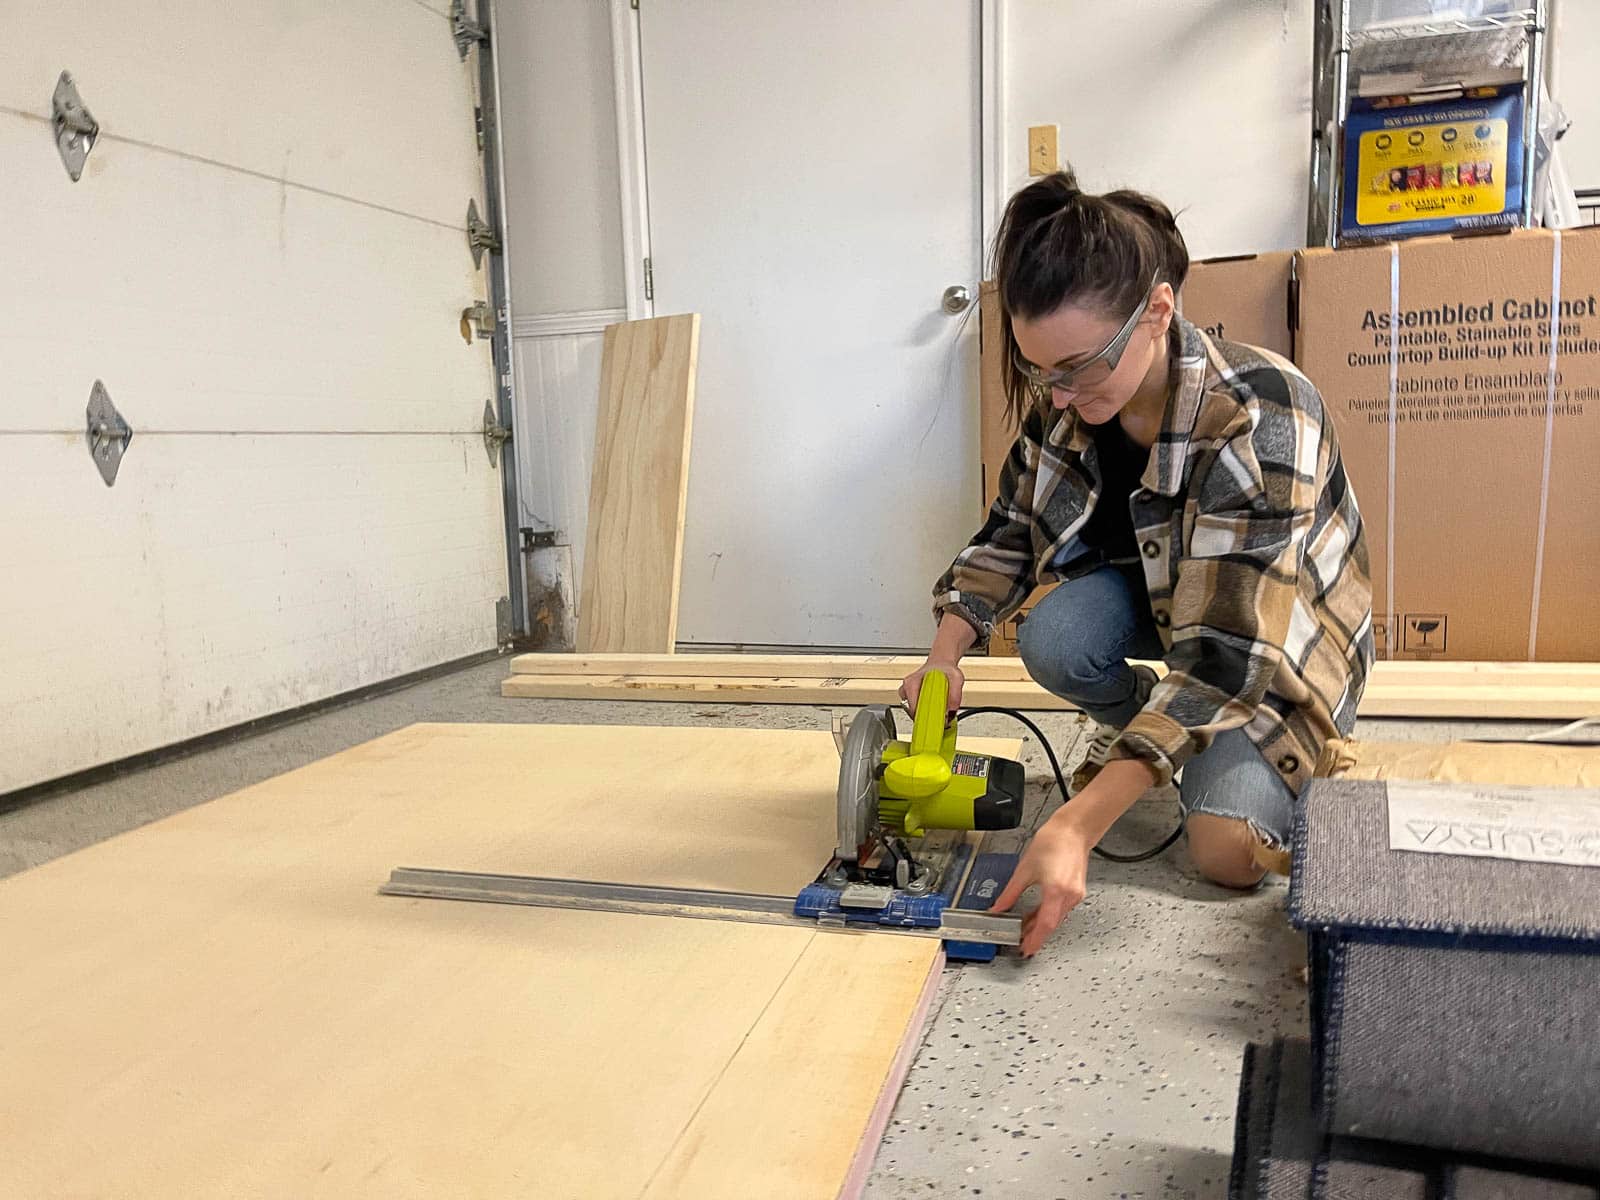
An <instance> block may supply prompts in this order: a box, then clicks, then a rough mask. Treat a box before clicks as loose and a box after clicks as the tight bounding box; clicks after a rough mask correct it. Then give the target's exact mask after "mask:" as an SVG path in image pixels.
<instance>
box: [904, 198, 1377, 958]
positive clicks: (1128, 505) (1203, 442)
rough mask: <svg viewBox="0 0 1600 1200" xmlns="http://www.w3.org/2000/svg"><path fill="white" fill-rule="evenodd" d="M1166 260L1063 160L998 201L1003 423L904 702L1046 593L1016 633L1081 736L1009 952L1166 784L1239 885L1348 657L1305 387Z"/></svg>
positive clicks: (1356, 605)
mask: <svg viewBox="0 0 1600 1200" xmlns="http://www.w3.org/2000/svg"><path fill="white" fill-rule="evenodd" d="M1188 268H1189V254H1188V250H1187V249H1186V247H1185V246H1184V242H1183V237H1182V235H1180V234H1179V232H1178V227H1177V224H1176V223H1175V222H1174V220H1173V217H1172V214H1171V213H1170V212H1169V211H1168V210H1167V208H1166V207H1165V206H1164V205H1162V204H1161V203H1160V202H1158V201H1155V200H1152V199H1150V198H1149V197H1147V196H1142V195H1139V194H1137V193H1133V192H1109V193H1106V194H1105V195H1090V194H1087V193H1085V192H1083V191H1080V190H1079V188H1078V186H1077V183H1076V181H1075V179H1074V178H1073V177H1072V176H1071V175H1070V174H1067V173H1057V174H1055V175H1049V176H1046V177H1044V178H1042V179H1040V180H1037V181H1036V182H1034V183H1032V184H1030V185H1029V186H1028V187H1026V188H1024V189H1023V190H1022V191H1020V192H1018V193H1017V194H1016V195H1015V196H1013V197H1012V199H1011V202H1010V203H1009V205H1008V206H1007V208H1006V213H1005V219H1004V221H1003V223H1002V225H1001V229H1000V234H999V238H998V243H997V246H996V277H997V283H998V288H999V299H1000V305H1001V329H1002V333H1003V337H1004V343H1003V353H1004V359H1003V365H1002V371H1003V378H1004V382H1005V392H1006V396H1007V400H1008V405H1009V408H1010V413H1011V417H1012V419H1013V421H1014V422H1015V424H1016V425H1017V427H1018V437H1017V440H1016V443H1015V444H1014V445H1013V446H1012V448H1011V453H1010V457H1009V458H1008V459H1007V461H1006V465H1005V469H1004V471H1003V473H1002V474H1001V477H1000V487H999V496H998V498H997V499H996V500H995V503H994V505H993V507H992V508H991V509H990V511H989V517H988V520H987V521H986V522H985V523H984V526H983V528H982V529H980V530H979V531H978V533H977V535H976V536H975V537H973V539H972V541H971V543H969V544H968V546H967V547H966V548H965V549H964V550H962V552H961V553H960V554H959V555H958V556H957V558H956V560H955V562H954V564H953V565H952V566H951V568H950V570H949V572H947V573H946V575H945V576H944V578H943V579H941V580H940V581H939V583H938V585H937V586H936V588H935V592H934V594H935V612H936V614H937V616H938V621H939V625H938V633H937V635H936V636H935V638H934V642H933V648H932V650H931V651H930V653H929V655H928V661H927V663H926V665H924V666H923V667H922V668H921V669H919V670H918V671H916V672H915V673H913V674H912V675H911V676H909V677H908V678H907V679H906V681H905V684H904V687H903V688H902V695H903V696H904V698H905V699H906V700H907V702H908V703H909V704H910V705H911V706H912V707H913V708H915V705H916V698H917V693H918V691H919V689H920V685H921V679H922V675H923V673H924V672H926V671H927V670H929V669H930V668H938V669H941V670H943V671H945V672H946V673H947V674H948V675H949V677H950V683H951V700H950V703H951V704H952V705H957V704H959V702H960V693H961V686H962V676H961V673H960V669H959V666H958V664H959V662H960V660H961V657H962V655H964V654H966V653H967V652H968V651H970V650H972V649H973V648H974V647H975V646H977V645H978V644H979V643H980V642H982V641H986V640H987V639H988V637H989V635H990V634H991V633H992V632H993V630H994V626H995V624H996V623H997V622H998V621H1002V620H1004V619H1005V618H1006V617H1008V616H1009V615H1011V614H1012V613H1014V612H1015V611H1016V610H1017V609H1018V608H1019V607H1020V606H1021V605H1022V604H1023V603H1024V602H1025V601H1026V600H1027V598H1028V596H1029V595H1030V594H1031V593H1032V591H1033V589H1034V586H1035V585H1036V584H1040V583H1055V584H1056V587H1055V588H1054V590H1052V591H1051V592H1049V593H1048V594H1047V595H1046V596H1045V597H1044V598H1043V599H1042V600H1040V601H1039V603H1038V604H1037V605H1036V606H1035V607H1034V608H1033V610H1032V611H1031V612H1030V613H1029V614H1028V616H1027V618H1026V619H1025V620H1024V621H1023V623H1022V626H1021V631H1020V633H1019V636H1018V648H1019V650H1020V652H1021V655H1022V659H1023V662H1024V663H1025V664H1026V665H1027V668H1028V671H1029V673H1030V674H1031V675H1032V676H1033V678H1034V679H1035V680H1036V681H1037V682H1039V683H1040V684H1041V685H1043V686H1044V687H1046V688H1048V689H1049V690H1050V691H1052V692H1054V693H1056V694H1057V695H1059V696H1062V697H1064V698H1065V699H1067V700H1070V701H1071V702H1072V703H1073V704H1075V705H1077V706H1078V707H1079V708H1081V709H1082V710H1083V711H1084V712H1086V713H1087V714H1089V716H1091V717H1092V718H1093V719H1094V720H1095V721H1097V722H1099V724H1100V730H1099V732H1098V733H1097V735H1096V736H1095V738H1094V740H1093V742H1092V744H1091V747H1090V753H1089V757H1088V759H1087V761H1086V762H1085V763H1084V765H1083V766H1082V767H1081V768H1080V769H1079V770H1078V771H1077V773H1076V774H1075V775H1074V776H1073V780H1072V785H1071V787H1072V793H1073V796H1072V800H1071V802H1070V803H1068V804H1065V805H1063V806H1062V807H1061V808H1060V809H1059V810H1058V811H1057V812H1056V813H1055V814H1054V815H1053V816H1051V817H1050V819H1049V820H1047V821H1046V822H1045V823H1044V824H1043V825H1042V826H1040V828H1039V829H1038V831H1037V832H1036V833H1035V834H1034V837H1033V840H1032V842H1031V843H1030V844H1029V846H1028V848H1027V851H1026V852H1025V853H1024V855H1023V858H1022V861H1021V863H1020V864H1019V866H1018V869H1017V872H1016V875H1015V876H1014V877H1013V879H1012V881H1011V884H1010V886H1009V887H1008V888H1006V890H1005V892H1004V894H1003V895H1002V896H1001V897H1000V899H999V901H998V902H997V903H996V905H995V909H996V910H997V911H1006V910H1008V909H1009V908H1011V906H1012V905H1014V904H1015V903H1016V901H1017V899H1018V897H1019V896H1020V895H1021V894H1022V892H1023V891H1024V890H1025V889H1026V888H1027V887H1028V886H1030V885H1033V884H1037V885H1038V886H1039V906H1038V907H1037V908H1036V909H1035V910H1034V911H1033V912H1032V913H1031V914H1029V915H1028V917H1026V918H1025V920H1024V939H1023V945H1022V949H1023V953H1024V954H1033V953H1034V952H1035V951H1037V950H1038V949H1039V947H1040V945H1042V944H1043V942H1044V940H1045V939H1046V938H1047V937H1049V936H1050V934H1051V933H1052V932H1053V931H1054V930H1055V928H1056V927H1057V926H1058V925H1059V924H1060V923H1061V921H1062V919H1063V918H1064V917H1065V916H1066V915H1067V913H1069V912H1070V911H1071V910H1072V908H1073V907H1074V906H1075V905H1076V904H1077V903H1078V902H1079V901H1080V900H1082V899H1083V896H1084V893H1085V889H1086V887H1087V869H1088V859H1089V853H1090V851H1091V849H1092V848H1093V847H1094V846H1095V844H1096V843H1098V842H1099V841H1100V839H1101V838H1102V837H1103V836H1105V833H1106V831H1107V830H1109V829H1110V828H1111V826H1112V824H1113V823H1114V822H1115V821H1116V820H1117V818H1118V817H1120V816H1121V815H1122V814H1123V813H1124V812H1126V811H1127V810H1128V808H1129V807H1130V806H1131V805H1132V804H1133V803H1134V801H1135V800H1137V799H1138V798H1139V797H1140V796H1141V795H1142V794H1143V793H1144V792H1145V791H1146V790H1147V789H1148V788H1150V787H1152V786H1156V785H1162V784H1167V783H1169V782H1171V781H1172V780H1173V779H1174V778H1175V777H1177V778H1178V792H1179V797H1180V800H1181V803H1182V805H1183V809H1184V813H1185V818H1186V826H1187V837H1188V845H1189V853H1190V856H1191V857H1192V858H1193V860H1194V863H1195V865H1196V866H1197V867H1198V868H1199V870H1200V871H1201V872H1202V873H1204V874H1205V875H1206V876H1207V877H1208V878H1210V879H1212V880H1214V881H1215V882H1217V883H1220V884H1223V885H1225V886H1229V887H1238V888H1248V887H1253V886H1255V885H1256V884H1257V883H1259V882H1260V880H1261V878H1262V876H1263V875H1264V874H1265V873H1266V867H1265V865H1264V863H1265V862H1267V861H1271V860H1272V859H1273V857H1274V856H1273V854H1272V851H1281V850H1282V849H1283V848H1284V847H1285V846H1286V845H1287V843H1288V840H1289V837H1290V833H1291V830H1292V827H1293V822H1294V807H1295V803H1296V799H1297V797H1298V796H1299V794H1300V792H1301V790H1302V789H1303V788H1304V787H1305V786H1306V784H1307V782H1308V781H1309V779H1310V776H1311V772H1312V769H1313V768H1314V767H1315V765H1316V761H1317V756H1318V754H1319V753H1320V751H1321V749H1322V746H1323V744H1324V743H1325V742H1326V741H1327V740H1328V739H1329V738H1332V737H1335V736H1347V735H1348V734H1349V733H1350V732H1351V729H1352V727H1353V726H1354V724H1355V712H1356V704H1357V702H1358V701H1359V700H1360V698H1361V692H1362V688H1363V687H1364V685H1365V682H1366V676H1367V671H1368V669H1369V667H1370V666H1371V663H1372V611H1371V609H1372V592H1371V584H1370V582H1369V579H1368V574H1367V551H1366V541H1365V538H1364V536H1363V533H1362V525H1361V516H1360V513H1359V511H1358V509H1357V507H1356V498H1355V495H1354V493H1353V492H1352V491H1351V489H1350V485H1349V482H1348V480H1347V479H1346V478H1345V472H1344V467H1343V464H1342V463H1341V461H1340V456H1339V442H1338V438H1337V436H1336V434H1335V431H1334V427H1333V423H1332V421H1331V420H1330V418H1329V416H1328V414H1327V412H1326V411H1325V410H1324V408H1323V405H1322V398H1321V396H1319V395H1318V393H1317V390H1316V388H1315V387H1313V386H1312V385H1311V383H1310V382H1309V381H1308V380H1307V379H1306V377H1305V376H1304V375H1302V374H1300V372H1299V371H1298V370H1296V369H1295V368H1294V366H1293V365H1292V364H1291V363H1289V362H1288V361H1287V360H1286V359H1284V358H1282V357H1281V356H1279V355H1276V354H1273V353H1271V352H1269V351H1265V350H1259V349H1256V348H1254V347H1251V346H1243V345H1236V344H1234V343H1231V342H1225V341H1222V340H1220V339H1218V338H1213V337H1210V336H1208V335H1206V334H1205V333H1203V332H1202V331H1201V330H1200V329H1198V328H1196V327H1195V326H1194V325H1191V324H1190V323H1189V322H1188V321H1186V320H1184V319H1183V318H1182V317H1181V316H1179V315H1178V314H1177V308H1176V303H1177V302H1176V296H1177V293H1178V291H1179V290H1180V289H1181V288H1182V286H1183V280H1184V276H1185V274H1187V272H1188ZM1130 659H1161V660H1164V661H1165V664H1166V668H1167V669H1166V673H1165V675H1164V676H1162V677H1160V678H1158V677H1157V674H1156V672H1155V671H1153V670H1151V669H1150V668H1149V667H1148V666H1144V665H1142V664H1141V665H1134V664H1132V663H1130V662H1129V660H1130ZM1180 770H1181V771H1182V774H1181V776H1179V774H1178V773H1179V771H1180Z"/></svg>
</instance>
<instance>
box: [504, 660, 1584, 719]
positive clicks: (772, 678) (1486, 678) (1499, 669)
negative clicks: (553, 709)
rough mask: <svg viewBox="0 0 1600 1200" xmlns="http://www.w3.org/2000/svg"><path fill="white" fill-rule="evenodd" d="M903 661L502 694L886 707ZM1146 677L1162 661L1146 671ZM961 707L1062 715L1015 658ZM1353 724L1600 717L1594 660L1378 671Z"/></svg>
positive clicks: (530, 670)
mask: <svg viewBox="0 0 1600 1200" xmlns="http://www.w3.org/2000/svg"><path fill="white" fill-rule="evenodd" d="M921 665H922V659H921V658H919V657H916V656H911V655H891V654H870V655H841V654H523V655H519V656H518V657H516V658H513V659H512V660H511V676H510V678H508V679H507V680H506V681H505V682H504V683H503V684H502V685H501V689H500V690H501V694H502V695H504V696H508V697H512V698H517V699H541V700H659V701H688V702H698V703H706V702H711V703H722V704H823V705H827V704H834V705H861V704H892V703H894V702H895V701H896V696H897V693H898V691H899V686H900V680H901V679H902V678H904V677H905V676H906V675H908V674H909V673H910V672H912V671H914V670H916V668H917V667H919V666H921ZM1150 665H1151V666H1154V667H1155V668H1156V669H1157V670H1160V669H1161V664H1159V663H1152V664H1150ZM962 671H963V672H964V673H965V675H966V679H967V684H966V689H965V691H964V693H963V696H962V701H963V703H964V704H967V705H970V706H979V705H998V706H1002V707H1006V708H1017V709H1024V710H1037V711H1050V710H1054V711H1064V710H1070V709H1071V708H1072V707H1073V706H1072V705H1071V704H1069V703H1067V702H1066V701H1065V700H1063V699H1061V698H1060V697H1059V696H1055V695H1052V694H1051V693H1049V692H1047V691H1045V690H1044V688H1042V687H1040V686H1039V685H1038V684H1037V683H1035V682H1034V681H1033V680H1032V678H1030V677H1029V675H1028V672H1027V668H1026V667H1024V665H1023V663H1022V660H1021V659H1017V658H972V659H969V660H967V661H966V662H965V663H963V664H962ZM1361 715H1362V716H1364V717H1433V718H1439V719H1500V718H1507V719H1510V718H1519V719H1524V720H1573V719H1576V718H1581V717H1591V716H1600V663H1457V662H1450V663H1443V662H1432V663H1430V662H1380V663H1378V664H1377V665H1376V667H1375V668H1374V669H1373V674H1372V679H1371V680H1370V681H1369V683H1368V685H1367V690H1366V694H1365V696H1364V697H1363V700H1362V704H1361Z"/></svg>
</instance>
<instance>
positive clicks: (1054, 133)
mask: <svg viewBox="0 0 1600 1200" xmlns="http://www.w3.org/2000/svg"><path fill="white" fill-rule="evenodd" d="M1060 134H1061V127H1060V126H1059V125H1030V126H1028V174H1029V175H1048V174H1050V172H1051V171H1055V170H1059V169H1060V166H1061V157H1060V155H1059V154H1058V152H1057V150H1056V140H1057V138H1058V137H1059V136H1060Z"/></svg>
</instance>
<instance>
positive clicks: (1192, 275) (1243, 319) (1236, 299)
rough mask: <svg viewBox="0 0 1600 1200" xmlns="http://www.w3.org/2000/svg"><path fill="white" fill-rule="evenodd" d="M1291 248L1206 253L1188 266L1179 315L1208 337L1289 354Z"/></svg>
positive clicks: (1291, 345)
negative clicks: (1213, 255)
mask: <svg viewBox="0 0 1600 1200" xmlns="http://www.w3.org/2000/svg"><path fill="white" fill-rule="evenodd" d="M1294 257H1295V252H1294V251H1292V250H1275V251H1272V252H1270V253H1266V254H1246V255H1241V256H1237V257H1234V258H1208V259H1205V260H1203V261H1201V262H1197V263H1195V264H1194V265H1192V266H1191V267H1190V268H1189V278H1188V279H1187V280H1185V281H1184V285H1183V295H1182V297H1181V305H1180V307H1181V309H1182V312H1183V315H1184V316H1185V317H1187V318H1188V319H1189V320H1191V321H1193V322H1194V323H1195V324H1196V325H1198V326H1200V328H1201V329H1204V330H1205V331H1206V332H1207V333H1209V334H1210V335H1211V336H1212V337H1216V338H1221V339H1223V340H1224V341H1228V342H1243V343H1244V344H1245V345H1247V346H1259V347H1261V348H1262V349H1263V350H1271V351H1273V352H1274V353H1277V354H1281V355H1283V356H1284V357H1285V358H1293V357H1294V319H1293V314H1292V313H1291V311H1290V291H1291V288H1290V283H1291V280H1292V278H1293V275H1294Z"/></svg>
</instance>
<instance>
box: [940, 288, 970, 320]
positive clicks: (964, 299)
mask: <svg viewBox="0 0 1600 1200" xmlns="http://www.w3.org/2000/svg"><path fill="white" fill-rule="evenodd" d="M943 303H944V310H945V312H947V313H952V314H953V313H959V312H966V311H967V307H968V306H969V305H970V304H971V303H972V293H971V292H969V291H968V290H967V289H966V286H965V285H964V284H959V283H956V284H951V285H950V286H949V287H947V288H945V290H944V302H943Z"/></svg>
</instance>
